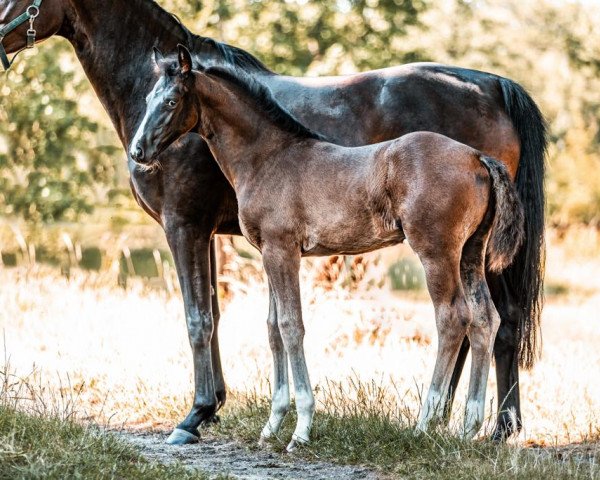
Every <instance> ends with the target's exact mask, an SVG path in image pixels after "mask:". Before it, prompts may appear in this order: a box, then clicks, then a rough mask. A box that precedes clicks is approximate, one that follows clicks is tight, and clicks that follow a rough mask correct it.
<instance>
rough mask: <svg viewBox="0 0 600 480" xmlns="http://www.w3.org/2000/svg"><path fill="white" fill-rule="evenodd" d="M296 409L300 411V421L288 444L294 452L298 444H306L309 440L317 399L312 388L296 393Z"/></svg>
mask: <svg viewBox="0 0 600 480" xmlns="http://www.w3.org/2000/svg"><path fill="white" fill-rule="evenodd" d="M296 410H297V412H298V423H297V424H296V430H294V434H293V435H292V441H291V442H290V443H289V445H288V446H287V451H288V452H293V451H294V450H296V448H297V447H298V445H305V444H307V443H308V442H309V439H310V430H311V427H312V421H313V415H314V412H315V399H314V396H313V394H312V391H311V390H303V391H301V392H298V393H296Z"/></svg>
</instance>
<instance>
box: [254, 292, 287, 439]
mask: <svg viewBox="0 0 600 480" xmlns="http://www.w3.org/2000/svg"><path fill="white" fill-rule="evenodd" d="M267 326H268V328H269V345H270V347H271V352H272V353H273V400H272V402H271V415H270V416H269V421H268V422H267V424H266V425H265V426H264V428H263V429H262V433H261V434H260V441H259V444H261V445H262V444H263V443H264V441H265V440H268V439H269V438H271V437H273V436H274V435H276V434H277V433H278V432H279V429H280V428H281V423H282V422H283V419H284V418H285V416H286V414H287V412H288V411H289V409H290V384H289V380H288V357H287V354H286V353H285V346H284V345H283V340H282V338H281V332H280V331H279V325H278V324H277V302H276V301H275V295H274V294H273V289H272V288H271V285H270V284H269V317H268V319H267Z"/></svg>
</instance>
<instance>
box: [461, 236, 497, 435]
mask: <svg viewBox="0 0 600 480" xmlns="http://www.w3.org/2000/svg"><path fill="white" fill-rule="evenodd" d="M485 241H486V238H477V237H474V238H472V239H470V241H469V242H468V243H467V245H466V246H465V249H464V251H463V257H462V261H461V275H462V281H463V286H464V288H465V293H466V295H467V301H468V302H469V306H470V307H471V311H472V313H473V322H472V323H471V326H470V327H469V330H468V336H469V342H470V344H471V356H472V359H471V378H470V380H469V392H468V396H467V406H466V412H465V423H464V435H465V437H467V438H472V437H473V436H474V435H475V434H476V433H477V432H478V431H479V429H480V427H481V424H482V423H483V415H484V411H485V393H486V388H487V379H488V375H489V371H490V363H491V359H492V350H493V347H494V339H495V338H496V332H497V331H498V326H499V325H500V316H499V315H498V312H497V311H496V308H495V307H494V303H493V302H492V297H491V295H490V291H489V289H488V285H487V282H486V280H485V266H484V265H485V263H484V252H485Z"/></svg>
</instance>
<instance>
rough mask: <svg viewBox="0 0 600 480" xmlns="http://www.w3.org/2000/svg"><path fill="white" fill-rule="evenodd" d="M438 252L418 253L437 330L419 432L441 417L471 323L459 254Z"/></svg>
mask: <svg viewBox="0 0 600 480" xmlns="http://www.w3.org/2000/svg"><path fill="white" fill-rule="evenodd" d="M415 251H417V249H416V248H415ZM439 252H445V255H444V256H443V257H442V256H436V257H429V258H428V257H425V256H423V255H422V254H421V255H420V256H421V260H422V262H423V266H424V267H425V275H426V279H427V288H428V290H429V294H430V296H431V299H432V301H433V304H434V307H435V320H436V325H437V332H438V352H437V359H436V363H435V369H434V371H433V378H432V380H431V386H430V387H429V392H428V393H427V398H426V400H425V404H424V405H423V409H422V411H421V417H420V418H419V423H418V424H417V429H418V430H421V431H425V430H427V428H428V426H429V424H430V423H431V422H432V420H434V419H435V420H438V421H441V420H443V416H444V412H445V405H446V400H447V392H448V388H449V385H450V380H451V378H452V372H453V369H454V365H455V363H456V359H457V356H458V353H459V350H460V347H461V344H462V341H463V339H464V338H465V335H466V333H467V328H468V326H469V324H470V323H471V313H470V311H469V307H468V305H467V302H466V299H465V295H464V292H463V288H462V283H461V279H460V266H459V265H460V253H459V252H458V253H457V252H454V253H452V252H451V250H450V249H439ZM417 253H419V252H418V251H417Z"/></svg>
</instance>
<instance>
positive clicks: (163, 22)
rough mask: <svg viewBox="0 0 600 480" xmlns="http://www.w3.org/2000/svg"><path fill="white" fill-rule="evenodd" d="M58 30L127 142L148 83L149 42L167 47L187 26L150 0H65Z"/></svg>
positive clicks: (182, 39)
mask: <svg viewBox="0 0 600 480" xmlns="http://www.w3.org/2000/svg"><path fill="white" fill-rule="evenodd" d="M69 5H70V6H69V8H68V11H67V20H66V22H65V24H64V26H63V28H62V29H61V31H60V32H59V33H60V34H61V35H62V36H64V37H65V38H67V40H69V41H70V42H71V44H72V45H73V47H74V48H75V52H76V54H77V57H78V58H79V61H80V62H81V64H82V65H83V68H84V70H85V72H86V74H87V76H88V78H89V80H90V82H91V83H92V86H93V87H94V90H95V91H96V94H97V95H98V97H99V98H100V101H101V102H102V104H103V106H104V108H105V109H106V111H107V112H108V114H109V116H110V118H111V120H112V122H113V124H114V126H115V128H116V130H117V133H118V134H119V137H120V139H121V142H122V143H123V144H124V145H127V144H128V143H129V141H130V140H131V138H132V136H133V135H134V133H135V128H136V127H137V124H138V123H139V121H140V120H141V118H142V116H143V114H144V110H145V102H144V98H145V96H146V95H147V94H148V92H149V91H150V90H151V88H152V84H153V83H154V78H155V75H154V66H153V64H152V60H151V53H152V47H153V46H157V47H158V48H159V49H160V50H162V51H163V52H165V53H168V52H173V51H175V50H176V48H177V44H178V43H183V44H187V43H188V42H189V40H190V37H189V35H190V34H189V33H188V31H187V30H186V29H185V28H184V27H182V26H181V25H180V24H179V22H178V21H177V20H176V19H175V18H173V16H172V15H170V14H169V13H167V12H166V11H164V10H162V9H161V8H160V7H159V6H158V5H157V4H155V3H154V2H153V1H151V0H117V1H111V0H70V2H69Z"/></svg>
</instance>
